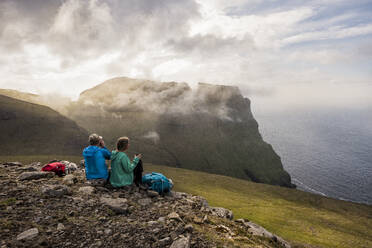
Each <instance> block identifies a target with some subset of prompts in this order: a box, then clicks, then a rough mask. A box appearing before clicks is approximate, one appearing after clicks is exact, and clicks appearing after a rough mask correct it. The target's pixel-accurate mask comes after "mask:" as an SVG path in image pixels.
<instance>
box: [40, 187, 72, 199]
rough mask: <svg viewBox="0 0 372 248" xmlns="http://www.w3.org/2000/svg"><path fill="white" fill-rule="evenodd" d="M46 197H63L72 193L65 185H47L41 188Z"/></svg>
mask: <svg viewBox="0 0 372 248" xmlns="http://www.w3.org/2000/svg"><path fill="white" fill-rule="evenodd" d="M41 192H42V193H43V194H44V195H45V196H46V197H61V196H63V195H68V194H70V190H69V188H68V187H66V186H65V185H46V186H44V187H43V188H42V189H41Z"/></svg>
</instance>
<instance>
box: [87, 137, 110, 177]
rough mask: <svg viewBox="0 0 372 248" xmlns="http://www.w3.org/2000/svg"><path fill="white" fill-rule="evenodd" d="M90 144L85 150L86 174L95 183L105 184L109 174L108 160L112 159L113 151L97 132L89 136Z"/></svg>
mask: <svg viewBox="0 0 372 248" xmlns="http://www.w3.org/2000/svg"><path fill="white" fill-rule="evenodd" d="M89 144H90V145H89V146H88V147H86V148H85V149H84V150H83V156H84V161H85V175H86V177H87V180H88V181H89V182H91V183H93V184H105V183H106V181H107V179H108V175H109V173H108V168H107V165H106V160H110V157H111V152H110V151H109V150H108V149H107V148H106V147H105V142H104V141H103V138H102V137H101V136H99V135H97V134H95V133H94V134H91V135H90V136H89Z"/></svg>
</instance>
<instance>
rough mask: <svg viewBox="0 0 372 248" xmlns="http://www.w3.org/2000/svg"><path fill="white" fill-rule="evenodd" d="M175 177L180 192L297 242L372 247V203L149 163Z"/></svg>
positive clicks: (153, 168)
mask: <svg viewBox="0 0 372 248" xmlns="http://www.w3.org/2000/svg"><path fill="white" fill-rule="evenodd" d="M145 170H146V171H157V172H161V173H164V174H165V175H167V176H168V177H170V178H172V180H173V181H174V183H175V190H176V191H184V192H188V193H192V194H195V195H201V196H204V197H205V198H206V199H207V200H208V202H209V204H210V205H212V206H221V207H225V208H229V209H231V210H232V211H233V212H234V217H235V218H246V219H249V220H251V221H253V222H256V223H258V224H260V225H262V226H264V227H265V228H266V229H268V230H269V231H271V232H274V233H275V234H277V235H279V236H281V237H283V238H284V239H286V240H288V241H291V242H292V243H300V244H309V245H311V246H315V247H317V246H319V247H345V248H346V247H348V248H349V247H366V248H367V247H372V206H367V205H363V204H356V203H351V202H345V201H340V200H335V199H331V198H326V197H322V196H318V195H314V194H310V193H306V192H302V191H299V190H296V189H288V188H283V187H277V186H271V185H265V184H257V183H252V182H248V181H244V180H239V179H235V178H231V177H225V176H219V175H212V174H206V173H202V172H196V171H190V170H184V169H177V168H170V167H164V166H155V165H145Z"/></svg>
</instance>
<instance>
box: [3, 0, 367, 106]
mask: <svg viewBox="0 0 372 248" xmlns="http://www.w3.org/2000/svg"><path fill="white" fill-rule="evenodd" d="M275 3H276V2H275V1H270V2H268V1H261V0H233V1H222V0H179V1H173V0H159V1H152V0H128V1H120V0H107V1H103V0H89V1H83V0H66V1H42V0H34V1H27V0H15V1H13V0H12V1H10V0H5V1H1V2H0V36H1V39H0V52H1V56H0V76H1V80H0V88H13V89H19V90H23V91H32V92H36V93H51V92H58V93H61V94H66V95H69V96H74V97H76V96H77V95H78V94H79V93H80V92H81V91H83V90H84V89H86V88H89V87H92V86H94V85H96V84H98V83H100V82H102V81H104V80H106V79H108V78H111V77H115V76H128V77H137V78H147V79H152V80H160V81H182V82H189V83H191V85H193V84H195V83H196V82H200V81H202V82H210V83H220V84H233V85H239V86H240V88H241V89H242V91H243V93H245V94H247V95H252V94H256V95H259V96H263V95H264V96H266V95H270V96H272V95H273V94H279V93H280V94H281V95H282V96H283V97H282V99H283V98H284V97H285V98H291V96H293V99H298V98H301V97H302V99H303V100H302V101H303V102H306V101H308V102H309V104H312V103H313V102H315V101H318V100H319V99H317V98H316V97H315V98H314V97H309V96H314V95H315V94H317V93H318V92H320V91H322V90H323V91H324V90H325V91H327V89H330V88H329V87H328V86H329V85H341V86H340V88H344V87H346V88H347V87H350V88H353V90H352V91H348V90H342V91H340V97H341V98H342V97H347V99H349V98H352V99H354V100H355V102H359V100H360V99H361V98H363V97H367V96H365V95H364V94H362V93H363V92H365V88H364V86H363V87H359V86H360V85H369V84H372V80H371V78H372V74H371V72H370V69H368V68H370V67H371V65H372V53H371V50H372V49H371V46H370V45H369V44H371V41H372V21H371V20H370V18H368V16H370V15H371V12H372V9H371V7H369V8H368V6H370V5H368V1H358V4H356V3H354V4H352V3H350V2H349V1H341V0H338V1H320V0H314V1H295V2H294V1H281V2H280V5H279V3H277V4H275ZM364 6H367V7H364ZM302 84H305V85H310V86H306V87H305V88H306V89H307V90H304V91H302V90H296V89H299V88H302V86H299V87H298V85H302ZM294 85H296V87H293V86H294ZM358 87H359V88H360V90H358V89H357V88H358ZM331 88H332V87H331ZM278 89H280V90H278ZM293 91H297V92H293ZM355 91H358V92H359V91H360V93H361V94H359V93H355ZM283 92H289V93H288V94H283ZM350 92H351V93H352V94H351V95H350V94H349V93H350ZM326 96H327V94H325V97H324V98H327V97H326ZM314 99H315V100H314ZM322 99H323V98H322ZM323 100H324V99H323ZM323 100H321V101H323ZM278 101H280V99H278ZM363 101H364V98H363ZM339 102H342V101H339ZM371 102H372V100H371Z"/></svg>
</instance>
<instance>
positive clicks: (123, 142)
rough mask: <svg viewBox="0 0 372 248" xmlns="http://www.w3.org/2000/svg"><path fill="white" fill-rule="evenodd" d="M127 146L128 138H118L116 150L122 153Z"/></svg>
mask: <svg viewBox="0 0 372 248" xmlns="http://www.w3.org/2000/svg"><path fill="white" fill-rule="evenodd" d="M128 144H129V138H128V137H120V138H119V139H118V141H117V142H116V148H117V149H118V151H122V150H125V149H126V148H127V146H128Z"/></svg>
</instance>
